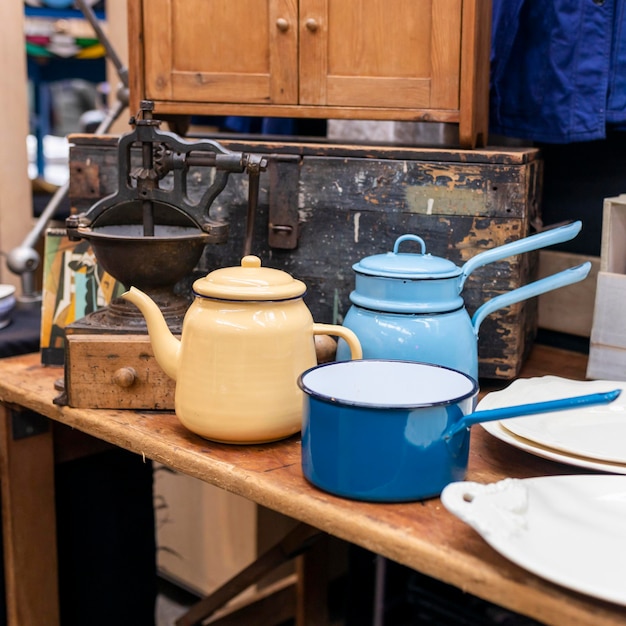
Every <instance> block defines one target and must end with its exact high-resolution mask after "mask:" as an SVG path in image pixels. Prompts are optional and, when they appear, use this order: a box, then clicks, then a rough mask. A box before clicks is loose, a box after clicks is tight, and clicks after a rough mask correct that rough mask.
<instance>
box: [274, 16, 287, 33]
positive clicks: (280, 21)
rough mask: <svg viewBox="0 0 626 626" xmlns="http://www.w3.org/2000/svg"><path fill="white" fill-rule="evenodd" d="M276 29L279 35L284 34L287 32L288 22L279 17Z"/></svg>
mask: <svg viewBox="0 0 626 626" xmlns="http://www.w3.org/2000/svg"><path fill="white" fill-rule="evenodd" d="M276 28H278V30H279V31H280V32H281V33H286V32H287V31H288V30H289V22H288V21H287V20H286V19H285V18H284V17H279V18H278V19H277V20H276Z"/></svg>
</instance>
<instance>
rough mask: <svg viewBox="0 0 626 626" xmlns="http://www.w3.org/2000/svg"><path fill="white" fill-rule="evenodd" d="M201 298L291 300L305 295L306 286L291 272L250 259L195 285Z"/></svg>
mask: <svg viewBox="0 0 626 626" xmlns="http://www.w3.org/2000/svg"><path fill="white" fill-rule="evenodd" d="M193 291H194V293H195V294H196V295H198V296H204V297H206V298H218V299H220V300H246V301H252V300H289V299H291V298H299V297H301V296H303V295H304V292H305V291H306V285H305V284H304V283H303V282H302V281H300V280H296V279H295V278H293V277H292V276H291V275H290V274H288V273H287V272H283V271H282V270H278V269H272V268H270V267H261V259H260V258H259V257H257V256H253V255H248V256H245V257H243V259H241V265H238V266H235V267H223V268H220V269H217V270H214V271H212V272H210V273H209V274H208V275H207V276H205V277H204V278H199V279H198V280H196V281H195V282H194V284H193Z"/></svg>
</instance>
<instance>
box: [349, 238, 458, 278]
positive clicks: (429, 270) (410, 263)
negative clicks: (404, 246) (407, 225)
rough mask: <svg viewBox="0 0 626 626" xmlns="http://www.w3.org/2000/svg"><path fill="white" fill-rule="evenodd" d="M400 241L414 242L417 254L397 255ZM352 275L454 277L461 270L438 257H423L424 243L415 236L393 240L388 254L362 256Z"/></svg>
mask: <svg viewBox="0 0 626 626" xmlns="http://www.w3.org/2000/svg"><path fill="white" fill-rule="evenodd" d="M403 241H416V242H418V243H419V244H420V247H421V253H415V252H399V251H398V249H399V247H400V244H401V243H402V242H403ZM352 269H353V270H354V271H355V272H360V273H361V274H368V275H370V276H383V277H388V278H424V279H426V278H454V277H456V276H459V275H460V274H461V268H460V267H458V266H457V265H455V264H454V263H453V262H452V261H449V260H448V259H444V258H442V257H437V256H432V255H431V254H426V244H425V243H424V240H423V239H422V238H421V237H418V236H417V235H402V236H401V237H398V239H396V242H395V244H394V247H393V251H392V252H387V253H385V254H375V255H373V256H369V257H365V258H364V259H361V261H359V262H358V263H355V264H354V265H353V266H352Z"/></svg>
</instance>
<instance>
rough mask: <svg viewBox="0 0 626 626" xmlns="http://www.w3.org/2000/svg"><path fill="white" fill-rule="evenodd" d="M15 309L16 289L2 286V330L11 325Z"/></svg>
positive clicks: (0, 315)
mask: <svg viewBox="0 0 626 626" xmlns="http://www.w3.org/2000/svg"><path fill="white" fill-rule="evenodd" d="M14 308H15V287H14V286H13V285H0V329H2V328H5V327H6V326H8V325H9V324H10V323H11V313H12V312H13V309H14Z"/></svg>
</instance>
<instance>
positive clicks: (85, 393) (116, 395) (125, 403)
mask: <svg viewBox="0 0 626 626" xmlns="http://www.w3.org/2000/svg"><path fill="white" fill-rule="evenodd" d="M175 384H176V383H175V381H174V380H172V379H171V378H170V377H169V376H167V375H166V374H165V372H163V370H162V369H161V367H160V366H159V364H158V363H157V361H156V359H155V357H154V353H153V351H152V346H151V345H150V339H149V337H148V335H147V334H138V335H131V334H100V333H92V334H85V333H68V334H67V335H66V342H65V395H66V402H65V404H67V405H69V406H71V407H74V408H92V409H135V410H142V409H144V410H173V409H174V389H175Z"/></svg>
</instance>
